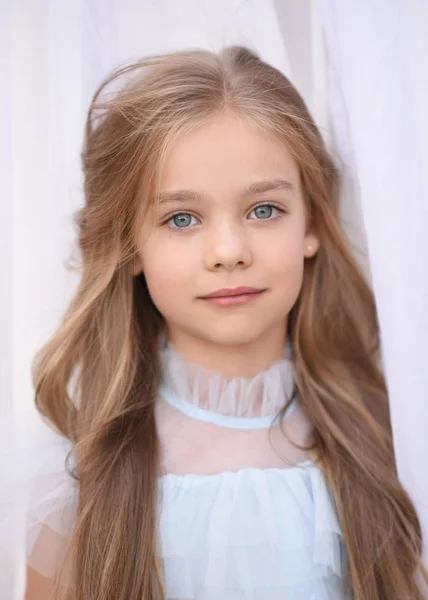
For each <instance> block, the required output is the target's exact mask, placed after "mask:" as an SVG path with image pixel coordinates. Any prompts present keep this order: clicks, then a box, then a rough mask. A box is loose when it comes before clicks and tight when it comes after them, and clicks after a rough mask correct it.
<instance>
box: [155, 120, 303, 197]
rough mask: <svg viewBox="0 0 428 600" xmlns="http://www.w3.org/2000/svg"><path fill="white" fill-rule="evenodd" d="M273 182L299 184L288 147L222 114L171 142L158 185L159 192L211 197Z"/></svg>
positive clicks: (247, 122) (297, 173) (253, 126)
mask: <svg viewBox="0 0 428 600" xmlns="http://www.w3.org/2000/svg"><path fill="white" fill-rule="evenodd" d="M278 179H287V180H289V181H291V182H292V183H293V184H294V185H295V187H296V188H298V186H299V169H298V166H297V163H296V161H295V160H294V159H293V157H292V155H291V152H290V150H289V148H288V147H287V145H286V144H285V143H283V142H282V141H280V140H279V138H278V137H276V136H275V135H273V134H272V133H268V132H266V131H263V130H262V129H261V128H260V127H258V126H257V125H256V124H255V123H253V122H251V121H250V120H249V119H247V118H243V117H241V116H238V115H236V114H233V113H221V114H219V115H216V116H215V117H213V118H211V119H210V120H208V121H206V122H205V123H203V124H202V125H199V126H197V127H195V128H194V129H193V130H191V131H188V132H186V133H184V134H182V135H181V136H180V137H179V138H178V139H177V140H176V141H175V142H173V143H172V144H171V146H170V148H169V150H168V152H167V153H166V155H165V157H164V160H163V164H162V167H161V169H160V172H159V187H160V191H162V192H164V191H173V190H176V189H189V188H190V189H195V190H197V191H200V192H202V191H205V192H206V193H209V194H213V195H215V194H216V193H217V192H218V193H219V194H220V193H222V192H228V191H229V192H233V191H239V190H240V189H242V188H246V187H248V185H250V184H251V183H253V182H255V181H263V180H278Z"/></svg>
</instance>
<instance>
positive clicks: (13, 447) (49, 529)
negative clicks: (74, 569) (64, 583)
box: [0, 409, 78, 600]
mask: <svg viewBox="0 0 428 600" xmlns="http://www.w3.org/2000/svg"><path fill="white" fill-rule="evenodd" d="M71 449H72V444H71V442H70V441H69V440H67V439H66V438H64V437H63V436H61V435H60V434H58V433H57V432H55V431H54V430H53V429H51V428H50V427H49V426H48V425H47V424H46V423H45V422H44V421H43V420H42V418H41V416H40V415H39V413H38V412H37V411H36V410H35V409H31V410H28V411H25V412H22V413H19V414H15V415H13V416H9V417H2V418H1V419H0V456H1V457H2V460H1V461H0V556H2V555H3V554H4V555H9V556H10V555H12V557H13V560H16V561H18V558H17V557H19V556H24V557H25V561H26V565H27V569H28V571H27V575H28V578H29V586H30V587H29V589H30V590H32V589H37V587H39V588H40V589H43V585H44V579H46V580H47V581H53V579H54V578H55V576H56V574H57V571H58V568H59V564H60V560H61V557H63V556H65V553H66V549H67V547H68V544H69V540H70V538H71V535H72V531H73V528H74V522H75V515H76V509H77V502H78V485H77V482H76V481H75V479H74V478H73V477H72V476H71V474H70V472H69V469H68V468H67V464H66V462H67V458H68V455H69V452H70V451H71ZM72 466H73V461H72V460H70V467H72ZM23 550H24V552H23ZM21 560H22V559H21ZM46 585H47V584H46ZM28 593H30V592H28ZM31 594H32V595H28V594H27V596H26V598H27V599H28V600H38V598H45V597H46V598H47V597H49V596H48V595H45V596H43V595H41V596H40V595H36V592H34V593H33V592H31Z"/></svg>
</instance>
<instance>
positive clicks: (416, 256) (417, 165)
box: [321, 0, 428, 536]
mask: <svg viewBox="0 0 428 600" xmlns="http://www.w3.org/2000/svg"><path fill="white" fill-rule="evenodd" d="M321 14H322V20H323V24H324V27H325V31H326V41H327V52H328V75H329V77H328V79H329V100H330V102H329V106H330V113H331V117H332V119H331V120H332V124H333V130H334V135H335V138H336V141H337V144H338V149H339V153H340V155H341V157H342V159H343V160H344V161H345V164H346V169H347V171H348V173H349V174H350V176H351V179H352V181H353V182H354V187H355V189H356V190H357V191H358V196H359V200H360V202H361V209H362V213H363V217H364V225H365V231H366V236H367V243H368V249H369V262H370V268H371V272H372V280H373V287H374V291H375V295H376V300H377V304H378V310H379V319H380V327H381V334H382V344H383V356H384V363H385V370H386V376H387V383H388V388H389V393H390V402H391V412H392V425H393V433H394V444H395V451H396V456H397V462H398V470H399V475H400V478H401V480H402V482H403V483H404V485H405V486H406V488H407V490H408V491H409V492H410V494H411V496H412V498H413V500H414V501H415V503H416V506H417V508H418V511H419V514H420V516H421V518H422V522H423V527H424V530H425V536H428V469H427V467H426V463H425V460H426V458H427V457H428V372H427V364H428V345H427V334H428V244H427V240H428V236H427V228H428V118H427V111H426V107H427V106H428V69H427V67H426V65H427V59H428V3H427V2H426V0H376V2H372V1H370V0H367V1H366V0H364V1H361V0H360V1H359V2H358V3H356V2H352V1H351V0H340V1H339V0H322V2H321Z"/></svg>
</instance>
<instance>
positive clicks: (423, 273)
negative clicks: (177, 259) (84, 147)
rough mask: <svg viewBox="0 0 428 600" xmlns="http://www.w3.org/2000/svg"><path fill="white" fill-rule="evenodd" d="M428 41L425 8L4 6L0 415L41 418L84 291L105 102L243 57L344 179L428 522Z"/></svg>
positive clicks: (294, 0)
mask: <svg viewBox="0 0 428 600" xmlns="http://www.w3.org/2000/svg"><path fill="white" fill-rule="evenodd" d="M427 39H428V5H427V2H426V0H419V1H418V0H406V1H405V2H404V0H376V2H373V0H359V2H357V3H356V2H354V1H351V0H340V2H339V1H338V0H337V1H334V0H312V1H311V0H276V1H274V0H181V1H180V2H176V1H174V0H145V1H144V2H141V0H73V1H71V0H70V1H68V2H56V1H55V0H38V2H37V3H35V2H33V0H5V1H4V2H3V3H2V4H1V7H0V68H1V73H2V81H1V94H0V169H1V171H0V175H1V181H2V191H1V196H0V198H1V208H2V211H1V212H2V218H1V219H0V252H1V258H2V260H1V263H0V264H1V266H0V269H1V271H0V274H1V295H0V309H1V315H2V317H1V330H0V414H5V413H8V412H11V411H20V410H24V409H25V408H26V407H28V406H29V405H30V404H31V402H32V388H31V379H30V372H29V368H30V363H31V359H32V357H33V355H34V353H35V351H36V350H37V349H38V348H39V347H40V345H41V344H42V343H43V342H44V341H45V339H46V338H47V337H48V336H49V334H50V333H51V332H52V331H53V330H54V329H55V327H56V325H57V323H58V320H59V318H60V316H61V315H62V312H63V310H64V308H65V306H66V305H67V303H68V300H69V298H70V295H71V293H72V291H73V289H74V288H75V285H76V278H75V276H72V275H71V274H70V273H68V272H67V271H66V269H65V267H64V263H65V261H66V259H67V258H68V256H69V253H70V250H71V247H72V243H73V239H74V230H73V226H72V222H71V214H72V212H74V210H75V209H76V208H78V206H79V205H80V204H81V202H82V181H81V174H80V167H79V152H80V146H81V141H82V132H83V123H84V117H85V111H86V108H87V106H88V103H89V100H90V96H91V94H92V93H93V91H94V89H95V87H96V86H97V85H98V84H99V82H100V81H101V79H102V78H103V77H104V76H105V75H106V74H107V73H108V72H109V71H110V70H111V69H113V68H114V67H116V66H118V65H119V64H122V63H124V62H126V61H129V60H131V59H133V58H137V57H140V56H142V55H145V54H149V53H155V52H164V51H167V50H171V49H175V48H180V47H183V46H202V47H208V48H211V49H218V48H220V47H221V46H223V45H224V44H228V43H243V44H247V45H250V46H252V47H253V48H255V49H256V50H257V51H258V52H260V54H261V55H262V56H263V58H265V59H266V60H267V61H269V62H271V63H273V64H274V65H275V66H277V67H278V68H280V69H281V70H283V72H284V73H286V74H287V75H288V76H289V77H290V78H291V79H292V81H293V82H294V83H295V84H296V85H297V86H298V87H299V89H300V90H301V92H302V93H303V95H304V96H305V99H306V101H307V103H308V106H309V108H310V109H311V111H312V113H313V114H314V116H315V118H316V120H317V122H318V124H319V125H320V127H321V128H322V130H323V133H324V135H325V138H326V140H327V142H328V144H329V146H330V147H331V149H332V151H333V152H334V153H335V154H336V155H337V157H338V159H339V160H340V161H341V162H342V163H343V164H344V168H345V183H344V190H343V206H342V214H343V219H344V223H345V226H346V230H347V232H348V235H349V237H350V239H351V241H352V242H353V243H354V245H355V247H356V249H357V251H358V252H359V256H360V259H361V261H362V263H363V265H364V267H365V269H366V270H367V272H369V270H370V271H371V275H372V280H373V286H374V290H375V293H376V298H377V302H378V308H379V316H380V324H381V329H382V338H383V346H384V358H385V364H386V373H387V379H388V385H389V390H390V396H391V406H392V417H393V427H394V438H395V444H396V452H397V458H398V464H399V469H400V476H401V478H402V480H403V482H404V483H405V485H406V487H407V488H408V489H409V491H410V492H411V494H412V496H413V498H414V499H415V502H416V504H417V506H418V508H419V511H420V514H421V517H422V518H423V521H424V523H425V524H426V523H428V506H427V502H428V475H427V470H426V468H425V469H424V458H425V457H426V456H427V455H428V435H427V433H426V430H427V429H428V376H427V374H426V371H425V368H424V367H425V364H426V363H427V361H428V350H427V345H426V343H425V336H426V334H427V333H428V317H427V309H428V290H427V277H428V275H427V272H428V248H427V244H426V243H425V240H426V239H427V235H426V230H427V227H428V215H427V206H428V201H427V189H428V185H427V184H428V117H427V115H426V111H425V109H424V107H426V106H428V74H427V70H426V69H424V61H425V62H426V58H427V55H428V47H427V46H428V42H427ZM363 222H364V228H363V227H362V223H363ZM364 230H365V231H364ZM366 239H367V242H366ZM366 245H367V247H368V258H369V260H368V259H367V256H366V254H365V249H366ZM369 265H370V268H369ZM0 461H1V457H0ZM424 471H425V472H424ZM0 485H1V483H0ZM1 559H2V557H0V564H2V565H3V567H0V589H1V590H4V589H5V587H4V582H5V581H6V575H7V576H8V579H9V581H10V580H11V577H12V575H11V573H12V571H11V570H10V565H9V566H6V565H7V563H6V562H3V563H2V562H1ZM20 576H22V573H18V574H17V579H16V581H17V583H16V587H15V593H16V595H15V596H13V595H12V591H10V595H9V596H6V598H9V597H10V598H11V599H12V598H15V597H16V598H18V597H20V593H21V591H20V590H21V589H22V577H21V578H20ZM2 593H3V592H2ZM6 593H7V592H6Z"/></svg>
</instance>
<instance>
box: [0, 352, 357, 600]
mask: <svg viewBox="0 0 428 600" xmlns="http://www.w3.org/2000/svg"><path fill="white" fill-rule="evenodd" d="M161 358H162V366H163V384H162V386H161V389H160V393H159V398H158V401H157V404H156V406H155V409H156V419H157V425H158V434H159V439H160V447H161V469H162V471H161V476H160V478H159V504H158V522H159V527H158V531H159V535H158V541H157V552H158V555H159V557H160V562H161V566H162V569H163V573H164V584H165V591H166V597H167V599H168V600H172V599H180V600H185V599H186V600H190V599H192V600H219V599H225V600H238V599H240V600H241V599H242V600H348V599H350V598H351V597H352V596H351V593H350V592H349V590H348V589H347V586H346V583H345V575H346V571H347V555H346V548H345V545H344V540H343V536H342V533H341V530H340V526H339V522H338V519H337V515H336V510H335V506H334V502H333V499H332V496H331V494H330V491H329V489H328V486H327V484H326V481H325V479H324V476H323V475H322V473H321V471H320V470H319V469H318V467H317V466H316V465H315V464H314V463H312V462H311V461H310V460H308V459H307V457H305V456H303V455H302V452H301V451H299V450H297V449H296V448H295V447H294V446H293V445H292V444H291V443H290V442H289V441H287V438H286V435H284V431H285V432H286V434H287V435H288V436H290V437H292V439H293V440H294V441H297V442H298V443H302V442H304V440H305V439H306V435H307V433H308V431H309V430H310V424H308V423H307V421H306V420H305V418H304V417H303V413H302V411H301V410H300V406H299V403H298V401H294V402H292V403H291V404H290V406H289V408H288V410H287V411H286V414H285V417H284V419H283V431H282V430H281V428H280V427H279V426H278V425H277V424H275V423H276V422H275V419H274V417H275V415H276V414H277V413H278V409H280V408H281V407H282V406H283V405H284V404H285V402H286V401H287V399H288V398H289V397H290V395H291V394H290V392H291V390H292V387H293V386H292V369H291V365H290V361H289V360H288V359H287V358H286V357H284V359H283V360H282V361H279V362H278V363H276V364H275V365H273V366H272V367H270V368H269V369H267V370H266V371H264V372H262V373H259V374H257V375H256V376H255V377H253V378H250V379H243V378H237V379H229V380H227V379H225V378H224V377H222V375H221V374H219V373H216V372H211V371H209V370H206V369H203V368H202V367H200V366H198V365H192V364H187V363H185V361H184V360H183V359H182V357H180V356H179V355H178V354H177V353H176V352H175V351H174V349H173V348H172V346H167V347H166V348H165V349H163V350H162V353H161ZM271 425H272V427H270V426H271ZM0 447H1V450H2V461H1V464H0V467H1V469H0V480H1V483H2V492H0V559H1V560H2V559H3V554H4V552H5V549H6V551H8V552H9V553H12V554H13V552H11V551H12V544H17V545H19V544H18V541H22V542H23V544H24V546H25V549H26V553H25V561H26V563H27V564H29V565H30V566H31V567H32V568H33V569H35V570H36V571H38V572H39V573H41V574H42V575H43V576H45V577H48V578H52V579H53V578H54V577H55V576H56V573H57V570H58V565H59V564H60V562H61V559H62V557H64V555H65V551H66V548H67V546H68V543H69V540H70V538H71V536H72V533H73V527H74V523H75V517H76V507H77V501H78V488H77V484H76V482H75V481H74V480H72V479H71V478H70V476H69V475H68V473H67V472H66V470H65V468H64V461H65V457H66V455H67V453H68V451H69V450H70V447H71V446H70V442H69V441H68V440H66V439H64V438H63V437H62V436H60V435H58V434H57V433H55V432H53V431H52V430H51V429H50V428H49V427H47V425H46V424H44V423H43V422H42V421H41V419H40V418H39V417H38V415H37V413H35V412H34V411H29V412H28V413H27V414H26V415H21V416H20V418H19V420H18V423H16V420H15V422H14V425H13V426H12V425H9V426H4V424H3V428H2V436H1V440H0ZM5 491H6V493H3V492H5ZM18 499H19V501H18ZM24 510H25V518H24V517H23V511H24ZM23 521H24V522H23ZM23 531H25V536H24V539H23V540H22V539H21V540H20V537H19V536H20V535H22V532H23ZM8 559H9V560H10V556H8ZM1 560H0V562H1ZM68 576H69V580H68V585H70V587H73V578H72V574H71V572H70V573H69V575H68ZM10 577H11V579H12V571H10ZM10 585H11V586H12V581H10ZM7 586H8V583H7V582H6V581H5V580H4V579H3V580H2V593H3V591H4V590H6V595H7V589H8V588H7ZM10 597H11V598H12V597H13V596H12V594H10Z"/></svg>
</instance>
